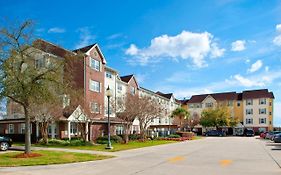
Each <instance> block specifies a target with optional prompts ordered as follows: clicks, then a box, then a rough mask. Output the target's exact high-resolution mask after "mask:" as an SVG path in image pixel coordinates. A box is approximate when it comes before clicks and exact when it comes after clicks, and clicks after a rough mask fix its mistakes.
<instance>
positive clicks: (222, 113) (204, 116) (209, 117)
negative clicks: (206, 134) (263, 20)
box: [200, 106, 237, 128]
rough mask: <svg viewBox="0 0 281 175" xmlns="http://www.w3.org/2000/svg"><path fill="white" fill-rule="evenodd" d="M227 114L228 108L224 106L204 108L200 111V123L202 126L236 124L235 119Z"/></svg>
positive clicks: (217, 126)
mask: <svg viewBox="0 0 281 175" xmlns="http://www.w3.org/2000/svg"><path fill="white" fill-rule="evenodd" d="M229 116H230V114H229V110H228V108H227V107H225V106H222V107H217V108H209V109H205V110H203V112H202V113H201V119H200V124H201V125H202V126H204V127H216V128H219V127H222V126H231V125H236V124H237V123H236V124H235V122H236V121H235V120H233V119H232V118H231V117H229Z"/></svg>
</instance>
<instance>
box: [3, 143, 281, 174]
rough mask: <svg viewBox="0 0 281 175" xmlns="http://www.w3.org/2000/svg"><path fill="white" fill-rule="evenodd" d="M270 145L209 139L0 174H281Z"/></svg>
mask: <svg viewBox="0 0 281 175" xmlns="http://www.w3.org/2000/svg"><path fill="white" fill-rule="evenodd" d="M267 144H268V143H266V142H265V141H261V140H259V139H256V138H253V137H250V138H249V137H224V138H220V137H218V138H216V137H213V138H211V137H210V138H206V139H201V140H196V141H188V142H182V143H176V144H168V145H161V146H155V147H148V148H143V149H136V150H129V151H122V152H118V153H114V155H117V157H116V158H113V159H107V160H101V161H96V162H84V163H74V164H65V165H49V166H35V167H18V168H0V174H1V175H5V174H9V175H11V174H15V175H23V174H24V175H27V174H28V175H31V174H32V175H33V174H36V175H37V174H38V175H47V174H48V175H60V174H65V175H84V174H85V175H132V174H139V175H148V174H149V175H156V174H157V175H224V174H225V175H244V174H245V175H251V174H255V175H259V174H260V175H275V174H276V175H277V174H278V175H280V174H281V169H280V167H279V166H278V160H275V158H274V157H280V156H279V155H281V154H280V153H281V150H274V151H272V149H271V147H272V145H271V146H268V145H267ZM273 154H274V156H273ZM277 155H278V156H277ZM0 161H1V160H0Z"/></svg>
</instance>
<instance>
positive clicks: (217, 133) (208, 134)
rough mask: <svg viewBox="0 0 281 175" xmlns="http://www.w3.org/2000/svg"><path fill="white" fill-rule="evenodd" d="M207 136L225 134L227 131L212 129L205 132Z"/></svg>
mask: <svg viewBox="0 0 281 175" xmlns="http://www.w3.org/2000/svg"><path fill="white" fill-rule="evenodd" d="M205 136H220V137H222V136H225V133H224V132H223V131H219V130H210V131H207V132H206V133H205Z"/></svg>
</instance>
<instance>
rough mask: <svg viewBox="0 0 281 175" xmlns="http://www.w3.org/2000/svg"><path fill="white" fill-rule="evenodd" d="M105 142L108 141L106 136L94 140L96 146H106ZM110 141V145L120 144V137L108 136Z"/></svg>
mask: <svg viewBox="0 0 281 175" xmlns="http://www.w3.org/2000/svg"><path fill="white" fill-rule="evenodd" d="M107 140H108V138H107V136H103V137H98V138H97V139H96V142H97V143H98V144H107ZM110 141H111V142H112V143H121V142H122V137H120V136H117V135H114V136H110Z"/></svg>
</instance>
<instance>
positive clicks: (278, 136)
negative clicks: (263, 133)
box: [273, 134, 281, 143]
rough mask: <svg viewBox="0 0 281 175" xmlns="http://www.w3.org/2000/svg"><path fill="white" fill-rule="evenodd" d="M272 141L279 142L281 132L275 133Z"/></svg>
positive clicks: (280, 140) (280, 141)
mask: <svg viewBox="0 0 281 175" xmlns="http://www.w3.org/2000/svg"><path fill="white" fill-rule="evenodd" d="M273 141H274V142H275V143H281V134H276V135H275V137H274V139H273Z"/></svg>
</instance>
